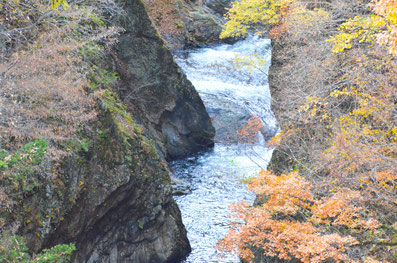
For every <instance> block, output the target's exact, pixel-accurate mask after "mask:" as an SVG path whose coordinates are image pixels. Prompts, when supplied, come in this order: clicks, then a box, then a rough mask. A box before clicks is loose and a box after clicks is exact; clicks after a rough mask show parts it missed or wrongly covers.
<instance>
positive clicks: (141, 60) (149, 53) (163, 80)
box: [113, 0, 215, 159]
mask: <svg viewBox="0 0 397 263" xmlns="http://www.w3.org/2000/svg"><path fill="white" fill-rule="evenodd" d="M122 5H123V8H124V10H125V11H126V13H127V16H126V19H124V20H123V21H122V22H121V26H122V27H123V28H125V29H126V31H125V32H124V33H122V35H121V36H120V38H119V43H118V45H117V47H116V50H115V52H114V53H113V60H114V63H115V66H116V69H117V71H118V72H119V74H120V76H121V81H122V85H121V86H120V87H119V94H120V98H121V99H122V100H123V102H124V103H125V104H126V105H127V106H128V110H129V111H130V112H132V113H133V114H132V115H133V117H134V118H135V119H136V120H137V122H139V123H140V124H143V126H144V127H145V128H146V131H147V132H146V133H145V134H147V135H148V136H149V137H151V138H152V139H153V140H154V141H155V143H156V145H157V146H158V149H159V150H160V152H161V153H162V154H163V156H164V157H166V159H175V158H180V157H183V156H186V155H188V154H189V153H191V152H195V151H198V150H202V149H205V148H207V147H209V146H212V145H213V143H214V142H213V137H214V135H215V130H214V128H213V127H212V124H211V122H210V118H209V115H208V113H207V112H206V110H205V107H204V104H203V102H202V101H201V99H200V97H199V95H198V93H197V92H196V90H195V89H194V87H193V86H192V84H191V82H190V81H189V80H187V79H186V76H185V75H184V74H183V73H182V72H181V70H180V69H179V67H178V65H177V64H176V63H175V61H174V59H173V57H172V55H171V53H170V51H169V50H168V48H167V47H166V46H165V44H164V42H163V40H162V39H161V38H160V37H159V35H158V34H157V32H156V30H155V29H154V27H153V24H152V22H151V21H150V19H149V18H148V15H147V13H146V11H145V9H144V6H143V4H142V3H141V2H140V1H138V0H128V1H125V2H123V3H122Z"/></svg>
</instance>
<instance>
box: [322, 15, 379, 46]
mask: <svg viewBox="0 0 397 263" xmlns="http://www.w3.org/2000/svg"><path fill="white" fill-rule="evenodd" d="M385 25H386V23H385V21H384V20H383V19H382V18H381V17H379V16H376V15H371V16H368V17H360V16H356V17H355V18H353V19H349V21H348V22H345V23H343V24H341V25H340V26H339V31H340V33H339V34H337V35H336V36H333V37H330V38H329V39H327V41H328V42H332V43H333V44H334V46H333V48H332V52H333V53H340V52H343V51H345V50H346V49H350V48H352V42H353V40H358V42H359V43H363V42H367V43H368V42H370V43H371V42H373V41H374V40H375V34H376V33H377V32H380V30H381V29H382V28H383V27H384V26H385Z"/></svg>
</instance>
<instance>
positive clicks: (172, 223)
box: [43, 102, 190, 263]
mask: <svg viewBox="0 0 397 263" xmlns="http://www.w3.org/2000/svg"><path fill="white" fill-rule="evenodd" d="M103 104H104V105H105V107H108V106H107V105H108V102H103ZM119 119H120V115H118V114H115V113H114V112H112V111H111V110H109V109H105V110H104V112H103V113H102V114H101V116H100V118H99V123H98V124H97V126H96V127H95V130H96V131H101V132H99V133H96V132H91V133H89V134H88V135H86V137H87V138H90V140H92V148H91V149H90V151H89V153H86V154H85V155H83V156H77V157H76V156H75V157H73V158H70V159H69V160H67V161H66V162H65V164H64V172H65V174H67V175H68V177H69V185H68V186H67V188H66V189H67V192H66V193H63V195H64V196H65V199H64V201H65V202H66V203H65V204H66V206H67V205H68V204H69V203H72V204H74V205H73V206H72V207H71V208H70V209H69V211H68V212H67V213H66V215H65V216H64V218H63V219H62V220H61V222H59V223H58V225H56V226H55V225H53V231H51V233H49V234H48V236H47V238H46V239H45V240H44V244H43V246H44V247H48V246H52V245H53V244H57V243H69V242H76V247H77V251H76V252H75V253H74V255H73V258H72V262H75V263H82V262H90V263H94V262H98V263H99V262H107V263H117V262H120V263H121V262H142V263H145V262H170V261H178V260H181V259H183V258H184V257H185V256H186V255H187V254H188V253H189V252H190V245H189V241H188V240H187V237H186V230H185V227H184V225H183V224H182V220H181V214H180V211H179V209H178V207H177V205H176V203H175V201H174V200H173V198H172V189H171V185H170V176H169V172H168V170H167V168H166V164H165V163H164V161H162V160H161V159H160V157H159V156H158V155H157V153H156V151H155V149H154V147H153V146H152V145H151V143H150V142H149V141H148V140H147V139H146V138H145V137H144V136H142V135H141V134H140V132H139V128H137V127H136V126H135V128H133V129H135V131H134V130H133V131H131V130H130V129H128V128H131V127H132V126H125V124H123V122H121V121H119ZM51 202H52V201H51ZM49 203H50V202H49Z"/></svg>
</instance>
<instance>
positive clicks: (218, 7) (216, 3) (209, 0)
mask: <svg viewBox="0 0 397 263" xmlns="http://www.w3.org/2000/svg"><path fill="white" fill-rule="evenodd" d="M204 3H205V5H206V6H208V7H209V8H210V9H212V10H213V11H214V12H215V13H216V14H219V15H221V16H224V15H225V14H226V13H227V9H228V8H230V7H231V5H232V0H204Z"/></svg>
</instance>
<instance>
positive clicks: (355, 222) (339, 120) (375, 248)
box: [218, 0, 397, 262]
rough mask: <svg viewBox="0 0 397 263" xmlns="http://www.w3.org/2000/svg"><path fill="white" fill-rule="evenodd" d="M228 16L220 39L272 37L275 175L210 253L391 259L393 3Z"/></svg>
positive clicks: (318, 5)
mask: <svg viewBox="0 0 397 263" xmlns="http://www.w3.org/2000/svg"><path fill="white" fill-rule="evenodd" d="M251 13H252V14H253V15H252V16H250V14H251ZM228 18H229V19H230V20H229V22H228V23H227V24H226V27H225V30H224V34H223V36H225V37H226V36H229V35H241V34H245V33H247V32H250V31H251V32H253V33H255V32H256V33H259V34H262V33H264V32H270V37H271V38H272V39H273V51H274V54H273V61H272V64H273V66H272V68H271V72H270V75H269V79H270V84H271V89H272V96H273V104H272V107H273V109H274V110H275V113H276V117H277V118H278V120H279V122H280V124H281V127H282V132H281V133H280V134H279V135H277V136H276V137H275V138H273V139H272V140H271V141H270V142H269V144H270V146H272V147H276V150H275V153H274V156H273V160H272V162H271V165H270V167H269V169H271V170H272V172H270V171H261V172H260V173H259V175H258V176H257V178H255V179H253V180H252V182H251V184H250V186H249V187H250V189H251V190H253V191H254V192H255V193H256V194H257V196H258V200H257V201H258V203H257V205H255V206H251V205H248V204H245V203H242V204H237V205H234V207H233V208H232V214H233V216H234V219H235V220H234V221H233V223H232V225H231V227H232V228H231V230H230V232H229V234H228V235H227V236H226V237H225V239H223V240H222V241H221V242H220V243H219V246H218V249H219V250H221V251H234V252H237V253H238V254H239V255H240V256H241V257H243V258H245V259H247V260H248V261H249V260H254V261H259V260H260V259H261V258H263V257H276V258H280V259H294V260H298V261H302V262H323V261H325V262H327V260H335V261H337V262H340V261H343V262H395V261H396V260H397V249H396V246H397V240H396V237H397V223H396V222H397V205H396V204H397V162H396V159H397V119H396V116H397V104H396V99H397V97H396V96H397V57H396V48H397V42H396V40H397V38H396V36H397V35H396V32H397V31H396V22H397V2H396V1H394V0H373V1H367V2H366V3H363V1H359V0H353V1H346V0H334V1H288V0H285V1H284V0H274V1H273V0H272V1H258V0H246V1H244V0H242V1H239V2H235V3H234V4H233V7H232V9H231V10H230V12H229V14H228ZM245 133H247V132H245ZM243 222H245V223H243Z"/></svg>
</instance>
